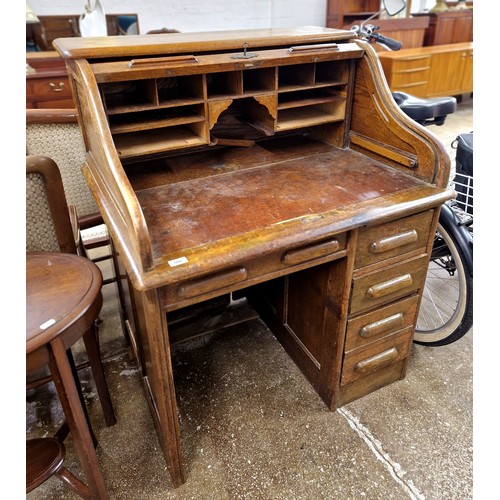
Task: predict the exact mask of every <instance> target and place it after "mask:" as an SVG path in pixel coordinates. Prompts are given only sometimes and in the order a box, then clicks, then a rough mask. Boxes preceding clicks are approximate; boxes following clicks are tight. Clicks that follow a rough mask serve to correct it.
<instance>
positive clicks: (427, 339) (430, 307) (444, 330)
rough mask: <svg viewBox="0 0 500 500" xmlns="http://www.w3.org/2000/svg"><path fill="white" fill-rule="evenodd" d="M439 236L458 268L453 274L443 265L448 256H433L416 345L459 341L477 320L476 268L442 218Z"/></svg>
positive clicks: (423, 297) (449, 260) (421, 308)
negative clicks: (475, 300)
mask: <svg viewBox="0 0 500 500" xmlns="http://www.w3.org/2000/svg"><path fill="white" fill-rule="evenodd" d="M436 238H441V240H440V243H442V244H444V245H446V247H447V249H448V256H447V257H446V259H447V260H446V262H447V263H448V265H452V266H453V265H454V267H455V268H456V271H455V273H454V276H450V274H449V273H448V271H447V270H446V269H444V268H443V262H444V261H445V259H441V260H440V259H438V258H436V259H431V262H430V265H429V271H428V273H427V278H426V282H425V288H424V292H423V296H422V301H421V304H420V312H419V316H418V319H417V326H416V329H415V335H414V339H413V340H414V342H415V343H416V344H422V345H427V346H443V345H447V344H451V343H453V342H456V341H457V340H458V339H460V338H461V337H463V336H464V335H465V334H466V333H467V332H468V331H469V330H470V328H471V326H472V323H473V300H472V295H473V285H472V272H471V271H472V270H471V269H470V267H469V265H468V263H467V260H466V259H465V256H464V251H463V250H462V249H461V248H460V245H459V244H458V243H457V240H456V238H455V237H454V236H453V234H452V233H451V232H450V231H449V230H447V228H446V227H445V226H444V225H443V224H442V223H441V221H440V222H439V223H438V226H437V231H436ZM439 260H440V262H439V263H437V261H439Z"/></svg>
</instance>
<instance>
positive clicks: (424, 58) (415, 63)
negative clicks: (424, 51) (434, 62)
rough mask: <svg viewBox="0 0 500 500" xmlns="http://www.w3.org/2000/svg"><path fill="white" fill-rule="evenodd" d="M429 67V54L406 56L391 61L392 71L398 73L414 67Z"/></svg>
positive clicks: (420, 68)
mask: <svg viewBox="0 0 500 500" xmlns="http://www.w3.org/2000/svg"><path fill="white" fill-rule="evenodd" d="M430 67H431V56H429V55H420V56H413V57H408V58H406V59H397V60H395V61H393V63H392V72H393V73H400V72H405V71H411V70H415V69H419V70H426V69H427V70H428V69H429V68H430Z"/></svg>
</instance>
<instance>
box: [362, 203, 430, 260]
mask: <svg viewBox="0 0 500 500" xmlns="http://www.w3.org/2000/svg"><path fill="white" fill-rule="evenodd" d="M433 215H434V211H433V210H429V211H427V212H423V213H420V214H417V215H412V216H410V217H406V218H404V219H398V220H396V221H392V222H388V223H386V224H382V225H380V226H375V227H368V228H364V229H360V231H359V236H358V243H357V247H356V259H355V263H354V267H355V268H356V269H358V268H360V267H363V266H368V265H370V264H373V263H375V262H379V261H383V260H386V259H390V258H392V257H396V256H397V255H402V254H404V253H407V252H411V251H414V250H421V251H422V253H423V252H425V249H426V246H427V241H428V238H429V230H430V227H431V223H432V217H433Z"/></svg>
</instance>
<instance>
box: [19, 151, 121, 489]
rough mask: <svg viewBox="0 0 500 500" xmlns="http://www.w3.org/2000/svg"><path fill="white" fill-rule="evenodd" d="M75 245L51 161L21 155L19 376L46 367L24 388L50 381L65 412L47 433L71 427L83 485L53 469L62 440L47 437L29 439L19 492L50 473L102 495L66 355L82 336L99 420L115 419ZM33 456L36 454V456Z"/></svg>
mask: <svg viewBox="0 0 500 500" xmlns="http://www.w3.org/2000/svg"><path fill="white" fill-rule="evenodd" d="M78 247H79V229H78V224H77V217H76V211H75V210H74V207H72V206H70V207H68V205H67V202H66V198H65V195H64V188H63V184H62V179H61V175H60V173H59V169H58V167H57V165H56V163H55V162H54V161H53V160H52V159H51V158H48V157H46V156H36V155H35V156H27V157H26V294H27V299H26V300H27V302H26V374H27V377H28V376H33V374H36V375H38V376H39V372H40V370H42V369H46V368H47V367H48V368H49V372H50V375H48V376H45V377H41V378H38V379H37V380H35V382H33V381H31V382H30V383H28V384H27V388H33V387H37V386H38V385H40V384H41V383H45V382H48V381H50V380H52V381H53V382H54V384H55V386H56V389H57V392H58V395H59V399H60V401H61V404H62V407H63V410H64V413H65V417H66V422H65V424H64V425H63V427H62V428H61V429H59V431H58V432H57V433H56V436H55V439H56V440H58V441H59V442H61V443H63V441H64V439H65V437H66V436H67V434H68V432H71V433H72V435H73V438H74V440H75V444H76V447H77V451H78V455H79V458H80V461H81V462H82V467H83V469H84V471H85V473H86V476H87V478H88V480H89V485H88V486H86V485H85V484H84V483H82V484H79V483H78V482H75V481H74V478H73V476H72V475H71V473H69V471H66V469H65V468H61V467H62V461H63V459H64V445H63V444H61V446H54V442H53V441H50V440H48V441H40V442H38V441H36V442H32V441H29V442H27V457H28V459H29V460H27V491H31V489H33V488H35V487H37V486H38V485H39V484H41V482H43V481H45V480H46V479H47V478H48V477H50V476H51V475H52V474H56V475H58V477H60V478H61V479H62V480H63V481H65V482H66V483H67V484H68V486H70V487H71V488H72V489H74V490H75V491H77V492H78V493H79V494H81V495H82V496H84V497H88V498H90V496H87V495H88V492H89V491H90V492H91V493H90V495H93V496H92V497H94V496H95V494H94V493H95V491H97V492H100V493H99V495H100V496H99V498H101V496H102V497H103V498H104V493H103V492H105V489H104V483H103V480H102V474H101V472H100V470H99V468H98V462H97V459H96V456H95V452H94V451H93V447H94V446H96V444H97V442H96V440H95V436H94V434H93V432H92V428H91V426H90V423H89V417H88V413H87V410H86V405H85V400H84V397H83V394H82V389H81V386H80V384H79V381H78V374H77V367H76V366H75V364H74V360H73V356H72V354H71V348H72V347H73V346H74V344H75V343H76V342H77V341H78V340H79V339H81V338H82V339H83V341H84V343H85V351H86V354H87V357H88V365H89V366H90V368H91V370H92V374H93V378H94V381H95V385H96V389H97V393H98V396H99V400H100V402H101V405H102V408H103V411H104V416H105V420H106V424H107V425H108V426H109V425H113V424H114V423H115V422H116V418H115V415H114V412H113V408H112V405H111V399H110V396H109V392H108V388H107V384H106V380H105V378H104V370H103V365H102V360H101V356H100V351H99V345H98V335H97V334H98V327H97V319H98V315H99V311H100V309H101V306H102V293H101V288H102V274H101V271H100V270H99V268H98V267H97V266H96V264H94V263H93V262H92V261H91V260H90V259H88V258H86V257H84V256H81V255H78V251H77V249H78ZM45 315H48V316H47V318H51V319H50V320H49V321H47V322H45V321H44V319H43V318H45ZM47 318H45V319H47ZM86 365H87V364H85V365H83V366H86ZM83 366H82V367H83ZM37 382H38V383H37ZM82 417H83V418H82ZM33 446H35V447H36V449H39V450H41V449H46V453H41V452H37V453H35V457H34V458H33V455H32V454H31V452H32V451H33V448H32V447H33ZM28 451H29V452H30V454H28ZM37 456H38V457H43V458H44V460H42V461H40V460H38V459H37ZM89 457H90V458H89ZM92 492H94V493H92ZM101 493H102V495H101ZM96 498H97V497H96Z"/></svg>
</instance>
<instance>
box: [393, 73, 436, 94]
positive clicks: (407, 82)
mask: <svg viewBox="0 0 500 500" xmlns="http://www.w3.org/2000/svg"><path fill="white" fill-rule="evenodd" d="M429 74H430V71H429V70H421V69H419V70H411V71H407V72H405V73H394V74H393V75H392V79H391V87H392V88H399V89H401V88H402V89H405V88H410V87H418V86H420V85H426V84H427V82H428V81H429Z"/></svg>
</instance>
